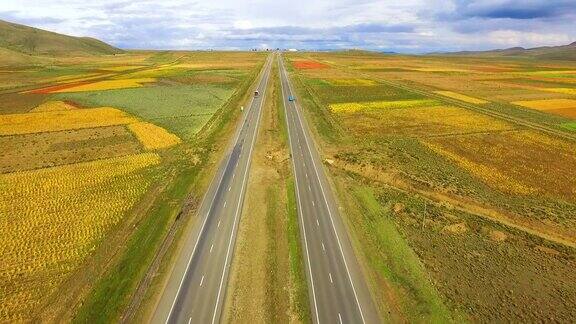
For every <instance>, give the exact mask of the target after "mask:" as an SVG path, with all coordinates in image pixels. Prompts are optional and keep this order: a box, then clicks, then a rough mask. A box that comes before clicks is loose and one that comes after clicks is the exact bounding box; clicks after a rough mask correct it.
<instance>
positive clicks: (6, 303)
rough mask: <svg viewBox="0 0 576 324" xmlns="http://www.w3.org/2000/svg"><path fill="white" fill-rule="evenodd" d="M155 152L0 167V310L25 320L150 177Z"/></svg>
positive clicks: (1, 313) (5, 315)
mask: <svg viewBox="0 0 576 324" xmlns="http://www.w3.org/2000/svg"><path fill="white" fill-rule="evenodd" d="M159 162H160V157H159V156H158V155H157V154H155V153H143V154H136V155H128V156H123V157H118V158H111V159H105V160H97V161H91V162H85V163H78V164H70V165H65V166H59V167H53V168H44V169H39V170H32V171H23V172H14V173H8V174H1V175H0V186H1V187H2V190H1V191H0V237H1V238H2V244H1V245H0V255H2V262H0V318H2V319H3V320H7V321H9V322H16V321H22V320H24V319H26V318H29V316H30V310H37V309H38V306H39V305H40V303H42V301H43V299H45V298H47V297H49V296H50V294H52V293H54V292H55V291H56V289H57V288H58V286H59V285H60V284H61V283H62V282H63V281H64V280H65V279H66V278H67V276H68V275H69V274H71V273H72V272H73V271H74V270H75V269H76V268H77V267H78V266H79V265H80V264H81V263H82V262H83V260H84V259H85V258H86V257H87V256H88V255H89V254H90V253H91V252H93V251H94V249H95V248H96V246H97V245H98V244H99V242H100V241H101V239H102V238H103V237H104V236H105V235H106V233H107V232H108V230H109V229H110V228H111V227H113V226H114V225H115V224H117V223H118V222H119V221H120V220H121V219H122V217H123V216H124V215H125V213H126V212H127V211H128V210H129V209H130V208H131V207H132V206H133V205H134V204H135V203H136V202H137V201H138V199H139V197H140V196H141V195H142V194H143V193H144V192H145V191H146V190H147V188H148V186H149V185H150V179H149V177H146V175H145V173H144V172H142V170H143V169H144V168H147V167H149V166H152V165H156V164H158V163H159Z"/></svg>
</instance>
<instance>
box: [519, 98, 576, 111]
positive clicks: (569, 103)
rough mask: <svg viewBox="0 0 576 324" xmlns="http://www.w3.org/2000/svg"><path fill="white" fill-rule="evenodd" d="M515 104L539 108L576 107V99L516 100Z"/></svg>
mask: <svg viewBox="0 0 576 324" xmlns="http://www.w3.org/2000/svg"><path fill="white" fill-rule="evenodd" d="M513 104H515V105H519V106H523V107H527V108H532V109H537V110H549V109H561V108H575V107H576V99H544V100H524V101H514V102H513Z"/></svg>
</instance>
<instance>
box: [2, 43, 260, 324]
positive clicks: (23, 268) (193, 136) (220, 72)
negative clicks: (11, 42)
mask: <svg viewBox="0 0 576 324" xmlns="http://www.w3.org/2000/svg"><path fill="white" fill-rule="evenodd" d="M263 59H264V56H262V55H261V54H259V53H232V52H230V53H218V54H217V53H202V52H199V53H192V52H188V53H177V52H165V53H157V52H142V53H138V52H135V53H130V54H120V55H116V56H114V57H112V56H107V57H104V58H103V57H98V56H96V57H87V56H84V57H72V56H71V57H66V56H63V57H61V58H59V59H58V60H57V61H56V62H51V63H50V64H46V65H30V66H17V67H7V68H5V69H4V68H2V71H1V73H0V146H1V147H2V150H1V152H0V186H1V187H2V190H1V193H0V216H1V217H0V237H2V239H3V241H2V246H1V248H0V255H2V262H0V322H4V321H6V322H19V321H34V320H37V319H40V318H42V319H47V318H52V319H53V320H57V319H58V318H67V317H69V316H73V315H74V313H76V312H80V313H82V312H83V310H82V306H84V307H88V308H89V309H90V310H93V311H95V312H102V311H103V309H102V308H98V307H102V306H97V305H99V304H98V303H100V302H101V301H102V299H100V297H98V291H99V289H106V290H107V291H108V292H109V293H110V292H111V291H112V294H114V295H116V296H118V298H117V299H109V298H107V299H106V300H109V302H110V303H121V302H122V301H123V298H124V296H126V295H127V294H132V293H133V289H134V287H135V286H134V285H135V283H138V281H139V280H140V279H139V278H140V277H139V276H141V275H142V274H143V272H142V271H143V269H145V268H143V267H146V265H147V263H146V262H143V260H142V259H137V260H133V261H130V260H131V258H134V257H136V258H144V260H146V259H149V258H150V257H151V256H153V255H154V254H155V253H156V251H155V249H156V247H157V246H158V243H159V238H161V237H162V236H163V235H164V234H165V232H166V231H167V230H168V229H169V226H170V225H171V224H172V223H173V222H174V219H175V217H176V213H177V212H178V210H179V208H180V206H181V205H182V204H183V201H184V199H185V198H186V197H185V196H184V195H183V193H186V192H187V189H185V188H188V187H189V186H190V184H191V183H195V182H197V181H200V180H201V179H202V178H201V177H200V176H199V175H200V174H201V173H200V172H199V170H201V169H202V168H204V167H206V164H207V161H209V159H210V158H211V157H212V155H213V153H212V151H217V150H218V149H219V147H220V142H219V140H217V139H215V136H217V134H222V130H221V129H222V126H221V125H223V123H224V122H225V120H226V119H225V118H231V117H233V116H236V114H237V113H236V111H237V110H238V109H236V104H237V101H238V99H239V98H240V97H241V96H243V95H244V93H245V92H246V90H245V88H246V87H247V86H248V85H249V84H251V83H252V82H253V80H254V78H255V76H256V73H257V72H258V70H259V68H260V66H261V65H262V64H263ZM224 62H230V63H224ZM12 69H13V70H12ZM7 71H10V72H7ZM196 190H198V193H200V192H201V190H202V189H200V188H198V189H196ZM128 238H130V240H128ZM138 240H140V241H138ZM155 240H156V241H155ZM105 241H107V242H114V244H112V245H110V246H115V247H116V248H114V249H113V250H110V248H108V247H107V245H103V244H102V242H105ZM144 243H145V244H144ZM144 248H145V250H144ZM125 251H128V252H125ZM96 259H107V260H109V261H108V262H104V263H103V265H104V266H102V265H96V264H94V262H92V260H96ZM126 262H132V264H131V265H130V266H129V267H128V268H126V267H124V266H123V265H122V264H126ZM117 271H120V275H121V276H122V277H123V278H125V279H124V280H123V282H125V284H122V285H118V284H117V283H115V282H114V280H116V278H115V277H114V276H115V275H114V273H116V272H117ZM126 271H132V272H126ZM93 276H96V277H97V278H100V279H99V280H98V281H96V280H94V279H92V278H91V277H93ZM110 284H113V286H108V285H110ZM64 286H65V287H66V289H62V287H64ZM80 301H83V302H82V303H80ZM110 309H117V308H114V307H112V308H110V305H107V306H106V312H107V313H108V314H109V315H108V316H111V317H110V318H117V316H119V314H118V310H116V312H114V311H110ZM70 312H72V313H70ZM82 314H83V316H85V317H84V318H87V319H90V318H92V317H91V316H93V315H90V314H86V313H82ZM98 317H99V318H102V317H101V314H99V315H98Z"/></svg>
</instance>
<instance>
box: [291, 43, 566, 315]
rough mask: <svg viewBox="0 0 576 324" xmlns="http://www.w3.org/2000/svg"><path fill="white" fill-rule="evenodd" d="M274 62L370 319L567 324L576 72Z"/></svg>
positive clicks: (472, 64)
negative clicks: (372, 306)
mask: <svg viewBox="0 0 576 324" xmlns="http://www.w3.org/2000/svg"><path fill="white" fill-rule="evenodd" d="M287 61H288V62H289V63H290V70H291V71H292V73H293V80H294V82H295V85H296V88H297V91H298V92H299V93H300V96H301V103H302V105H303V106H304V107H306V115H307V117H308V118H309V120H310V121H311V122H312V124H313V125H314V131H315V133H316V134H317V135H318V139H319V143H320V144H321V146H322V150H323V152H324V155H325V157H326V158H327V159H330V160H331V161H332V162H331V163H330V167H329V169H330V171H331V173H332V175H333V176H334V177H335V183H336V186H337V188H338V189H339V190H338V191H339V192H340V199H341V200H342V202H343V205H344V206H345V208H346V210H347V211H348V212H347V217H348V222H349V224H350V226H351V228H352V232H353V236H354V237H355V238H356V240H357V248H358V249H359V250H360V251H362V253H364V258H365V263H366V264H367V266H368V267H369V268H370V282H371V283H372V285H373V288H374V289H373V292H374V293H375V294H376V295H377V300H378V302H379V304H380V307H381V310H382V311H383V312H388V311H389V307H390V305H397V308H396V309H395V311H396V316H398V318H404V319H407V320H408V321H417V319H418V320H422V319H425V320H424V321H431V322H437V321H440V322H444V321H446V320H447V317H451V318H452V320H454V321H457V322H460V321H462V320H468V321H496V322H498V321H512V322H516V321H518V322H525V321H529V322H531V321H539V320H544V321H546V320H547V319H548V318H549V316H552V317H553V318H555V319H556V320H559V321H569V318H571V317H573V316H574V309H575V307H576V304H575V303H576V287H575V286H574V285H573V284H572V282H574V280H576V277H574V274H572V273H570V272H569V271H568V269H569V268H570V267H573V266H574V265H575V263H574V262H575V257H576V251H575V250H574V247H576V239H575V237H576V231H575V230H574V229H575V228H576V217H575V215H576V194H575V193H576V182H575V181H574V177H573V176H572V173H573V171H572V170H574V168H576V154H575V153H576V136H575V135H576V133H574V131H575V130H576V127H574V119H575V118H576V116H575V115H574V112H575V110H574V109H576V108H573V107H574V104H573V103H574V101H572V100H574V99H576V94H575V93H574V92H573V91H574V89H576V84H574V83H573V82H571V81H570V80H571V77H572V76H573V74H571V73H572V72H570V71H572V69H574V67H575V64H574V63H571V62H549V61H544V60H530V61H528V60H511V59H510V60H507V59H504V58H498V59H497V58H477V57H450V58H448V57H441V56H422V57H417V56H401V55H382V54H376V53H368V52H354V51H351V52H341V53H290V54H288V55H287ZM307 62H312V63H307ZM550 69H554V70H555V71H550ZM561 70H566V72H562V71H561ZM339 80H341V81H339ZM335 134H337V135H335ZM397 260H402V262H398V261H397ZM503 269H506V270H505V271H503ZM536 277H538V278H539V279H538V280H537V281H536V280H533V281H531V282H532V284H531V285H530V286H529V287H528V286H526V285H525V281H524V280H525V278H536ZM374 285H375V286H374ZM382 285H386V287H390V288H391V289H392V290H387V289H382V288H381V287H382ZM384 291H386V293H384ZM390 291H392V292H390ZM494 303H497V304H498V307H494ZM520 305H522V306H520ZM518 309H521V311H518ZM393 318H394V317H393Z"/></svg>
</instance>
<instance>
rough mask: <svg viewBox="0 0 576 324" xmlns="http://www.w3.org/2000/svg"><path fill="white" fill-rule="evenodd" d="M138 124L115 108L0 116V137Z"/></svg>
mask: <svg viewBox="0 0 576 324" xmlns="http://www.w3.org/2000/svg"><path fill="white" fill-rule="evenodd" d="M133 122H138V120H136V119H135V118H134V117H131V116H129V115H128V114H126V113H124V112H123V111H121V110H118V109H116V108H109V107H102V108H93V109H75V110H61V111H44V112H34V113H26V114H10V115H0V135H15V134H30V133H39V132H53V131H62V130H68V129H79V128H92V127H100V126H112V125H123V124H129V123H133Z"/></svg>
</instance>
